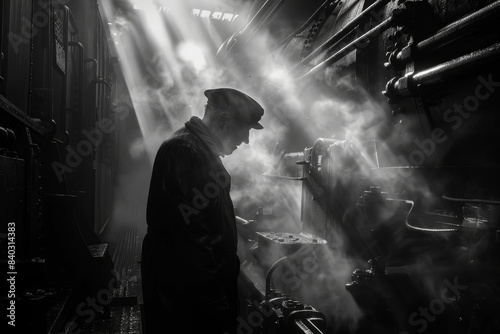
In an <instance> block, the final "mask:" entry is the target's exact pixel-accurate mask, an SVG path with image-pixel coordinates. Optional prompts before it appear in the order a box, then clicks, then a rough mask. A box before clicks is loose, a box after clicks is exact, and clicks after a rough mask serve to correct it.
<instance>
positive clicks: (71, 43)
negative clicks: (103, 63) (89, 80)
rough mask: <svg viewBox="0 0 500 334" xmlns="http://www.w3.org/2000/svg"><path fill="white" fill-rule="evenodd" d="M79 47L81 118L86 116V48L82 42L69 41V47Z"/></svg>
mask: <svg viewBox="0 0 500 334" xmlns="http://www.w3.org/2000/svg"><path fill="white" fill-rule="evenodd" d="M70 46H71V47H77V48H78V50H79V51H80V54H79V58H80V59H79V66H78V72H79V75H80V80H79V81H80V87H79V92H80V93H79V95H80V96H79V99H78V109H79V111H80V117H84V115H85V112H84V110H83V99H84V94H85V92H84V88H83V86H84V85H85V83H84V77H83V73H84V63H83V57H84V55H85V48H84V46H83V44H82V43H80V42H75V41H69V42H68V47H70Z"/></svg>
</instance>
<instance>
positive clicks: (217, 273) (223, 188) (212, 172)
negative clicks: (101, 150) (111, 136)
mask: <svg viewBox="0 0 500 334" xmlns="http://www.w3.org/2000/svg"><path fill="white" fill-rule="evenodd" d="M205 96H206V97H207V98H208V101H207V105H206V106H205V114H204V116H203V119H200V118H198V117H192V118H191V119H190V120H189V121H188V122H186V123H185V126H184V127H182V128H181V129H179V130H178V131H176V132H175V133H174V134H173V135H172V136H171V137H170V138H168V139H167V140H166V141H165V142H163V143H162V145H161V147H160V149H159V150H158V153H157V155H156V159H155V162H154V166H153V175H152V177H151V184H150V189H149V197H148V204H147V223H148V233H147V234H146V237H145V238H144V242H143V249H142V286H143V296H144V311H145V312H144V313H145V328H146V334H160V333H225V332H228V333H234V332H235V331H236V317H237V315H238V305H239V301H238V291H237V282H236V280H237V276H238V273H239V260H238V257H237V255H236V246H237V232H236V225H235V215H234V209H233V203H232V201H231V198H230V195H229V190H230V186H231V179H230V175H229V174H228V172H227V171H226V169H225V168H224V166H223V164H222V161H221V158H220V157H223V156H225V155H229V154H231V153H232V152H233V151H234V150H236V149H237V147H238V146H239V145H240V144H241V143H246V144H248V141H249V140H248V136H249V131H250V129H252V128H253V129H262V128H263V127H262V125H261V124H260V123H259V120H260V118H261V117H262V115H263V114H264V110H263V109H262V107H261V106H260V105H259V104H258V103H257V102H256V101H255V100H254V99H252V98H251V97H249V96H248V95H246V94H244V93H242V92H240V91H238V90H235V89H231V88H219V89H212V90H207V91H205Z"/></svg>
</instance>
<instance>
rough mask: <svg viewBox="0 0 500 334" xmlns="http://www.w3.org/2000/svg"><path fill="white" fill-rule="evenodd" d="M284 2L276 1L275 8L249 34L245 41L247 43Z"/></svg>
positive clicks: (283, 0)
mask: <svg viewBox="0 0 500 334" xmlns="http://www.w3.org/2000/svg"><path fill="white" fill-rule="evenodd" d="M285 1H286V0H278V3H277V4H276V6H274V7H273V8H272V9H271V10H270V11H269V13H267V15H266V17H265V18H264V19H262V20H260V22H259V23H258V26H257V27H256V28H255V29H254V31H253V32H252V33H251V35H250V36H248V38H247V41H249V40H250V39H251V38H252V37H253V35H255V33H256V32H257V31H258V30H259V29H260V28H261V27H262V25H263V24H264V23H265V22H267V20H268V19H269V17H270V16H271V15H273V14H274V12H276V10H278V9H279V8H280V7H281V6H282V5H283V3H284V2H285Z"/></svg>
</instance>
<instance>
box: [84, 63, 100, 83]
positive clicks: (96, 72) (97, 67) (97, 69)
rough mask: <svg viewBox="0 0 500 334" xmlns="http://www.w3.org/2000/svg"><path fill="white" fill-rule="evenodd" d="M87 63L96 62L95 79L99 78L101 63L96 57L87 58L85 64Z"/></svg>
mask: <svg viewBox="0 0 500 334" xmlns="http://www.w3.org/2000/svg"><path fill="white" fill-rule="evenodd" d="M86 63H92V64H94V67H95V69H94V72H95V73H94V79H95V78H97V77H98V76H99V63H98V62H97V59H95V58H88V59H85V64H86Z"/></svg>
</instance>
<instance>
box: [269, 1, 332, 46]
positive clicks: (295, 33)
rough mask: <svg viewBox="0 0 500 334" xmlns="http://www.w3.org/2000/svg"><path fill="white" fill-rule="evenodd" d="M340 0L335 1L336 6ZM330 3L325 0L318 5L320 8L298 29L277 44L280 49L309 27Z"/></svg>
mask: <svg viewBox="0 0 500 334" xmlns="http://www.w3.org/2000/svg"><path fill="white" fill-rule="evenodd" d="M339 1H340V0H336V1H335V6H337V5H338V3H339ZM329 4H330V0H326V1H325V2H323V4H322V5H321V6H319V7H318V9H316V11H315V12H314V13H313V14H312V15H311V16H310V17H309V18H308V19H307V21H306V22H304V23H303V24H302V25H301V26H300V27H299V28H298V29H296V30H294V31H293V32H292V33H291V34H290V35H288V36H287V37H285V38H284V39H283V40H282V41H281V42H279V43H278V44H277V45H276V48H277V49H279V48H280V47H282V46H283V45H285V44H287V43H288V42H289V41H291V40H292V39H293V38H294V37H295V36H297V35H298V34H299V33H300V32H302V31H303V30H304V29H305V28H307V26H309V25H310V24H311V22H312V21H313V20H314V18H315V17H316V16H317V15H318V13H320V12H321V11H323V10H324V9H325V8H326V7H327V6H328V5H329Z"/></svg>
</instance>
